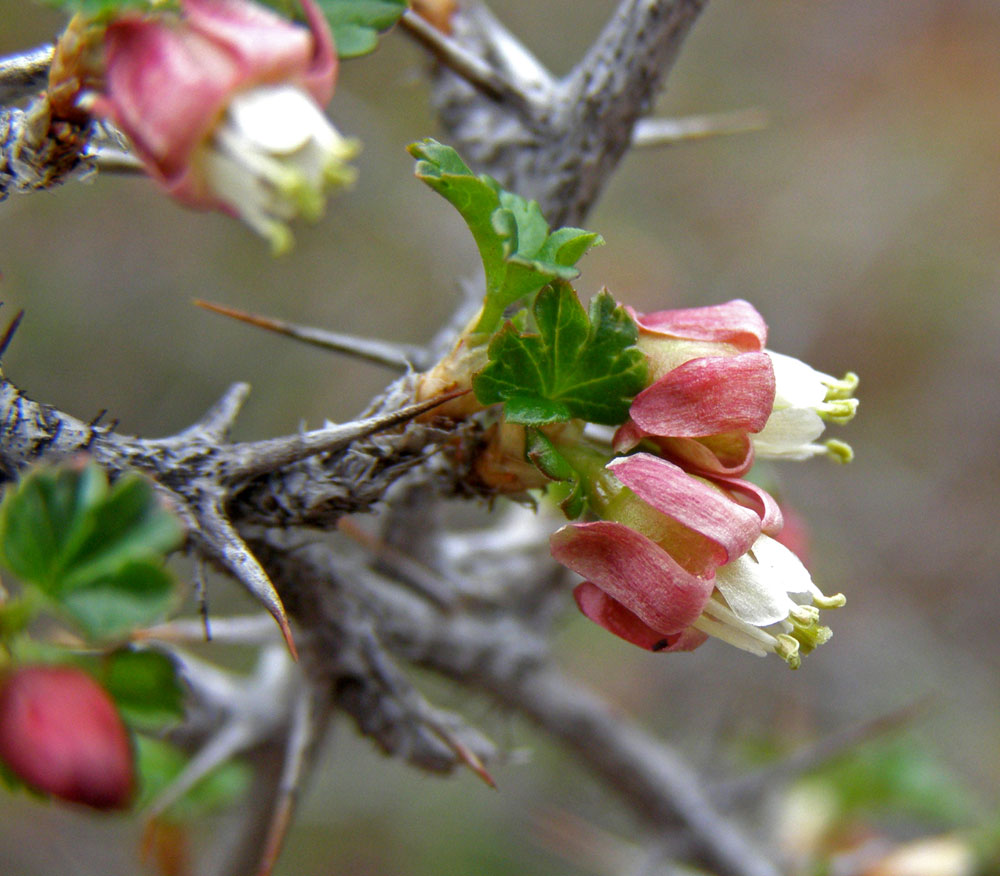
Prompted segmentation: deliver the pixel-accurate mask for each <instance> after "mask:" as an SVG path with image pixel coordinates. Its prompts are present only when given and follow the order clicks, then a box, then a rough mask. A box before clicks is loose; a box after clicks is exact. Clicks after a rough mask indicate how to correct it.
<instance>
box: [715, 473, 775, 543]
mask: <svg viewBox="0 0 1000 876" xmlns="http://www.w3.org/2000/svg"><path fill="white" fill-rule="evenodd" d="M707 477H708V478H709V479H710V480H712V481H713V482H715V483H717V484H718V485H719V486H720V487H723V488H724V489H725V490H727V491H728V492H729V493H731V494H734V496H733V498H734V499H735V500H736V501H738V502H741V503H742V504H743V505H745V506H746V507H747V508H748V509H752V510H753V512H754V514H756V515H757V517H758V518H759V520H760V530H761V532H763V533H764V534H765V535H771V536H776V535H777V534H778V533H779V532H781V528H782V526H784V523H785V521H784V517H783V515H782V513H781V508H780V507H779V506H778V502H777V500H776V499H775V498H774V496H772V495H771V494H770V493H769V492H768V491H767V490H765V489H764V488H763V487H759V486H757V484H755V483H752V482H751V481H744V480H741V479H739V478H730V477H721V476H719V475H708V476H707ZM778 540H779V541H780V540H781V539H780V538H779V539H778Z"/></svg>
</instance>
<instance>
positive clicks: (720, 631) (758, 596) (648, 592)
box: [550, 453, 844, 668]
mask: <svg viewBox="0 0 1000 876" xmlns="http://www.w3.org/2000/svg"><path fill="white" fill-rule="evenodd" d="M607 471H608V474H609V475H610V477H608V478H606V479H605V482H604V483H603V484H601V485H600V487H599V488H598V489H597V490H595V491H594V495H593V497H592V498H590V502H591V505H592V506H596V507H595V508H594V510H595V511H596V513H597V514H598V515H599V516H600V517H601V518H602V519H601V520H598V521H595V522H591V523H571V524H568V525H567V526H564V527H562V528H561V529H560V530H558V531H557V532H556V533H554V534H553V536H552V539H551V543H550V546H551V551H552V555H553V557H555V559H556V560H558V561H559V562H560V563H562V564H563V565H565V566H567V567H568V568H569V569H571V570H572V571H574V572H577V573H578V574H579V575H581V576H582V577H583V578H585V579H586V580H585V581H584V583H583V584H581V585H580V586H579V587H578V588H577V589H576V593H575V596H576V600H577V604H578V605H579V607H580V609H581V610H582V611H583V613H584V614H585V615H586V616H587V617H589V618H590V619H591V620H594V621H595V622H597V623H598V624H600V625H601V626H603V627H605V628H606V629H608V630H609V631H610V632H613V633H615V634H616V635H618V636H620V637H621V638H624V639H626V640H627V641H630V642H632V643H633V644H636V645H639V646H640V647H644V648H648V649H650V650H656V651H661V650H667V651H680V650H691V649H693V648H695V647H697V646H698V645H700V644H701V643H702V642H703V641H704V640H705V638H706V636H715V637H717V638H720V639H722V640H724V641H726V642H728V643H730V644H732V645H735V646H737V647H739V648H743V649H744V650H747V651H750V652H752V653H755V654H759V655H764V654H767V653H776V654H778V655H780V656H781V657H782V658H783V659H784V660H785V661H786V662H787V663H788V664H789V665H790V666H792V667H793V668H796V667H798V665H799V663H800V661H801V657H800V654H801V653H808V652H809V651H811V650H812V649H813V648H815V647H816V646H817V645H819V644H822V643H823V642H825V641H826V640H827V639H828V638H829V636H830V631H829V628H827V627H824V626H820V625H819V609H820V608H833V607H836V606H839V605H842V604H843V602H844V598H843V597H842V596H840V595H837V596H835V597H831V598H827V597H825V596H824V595H823V594H822V593H821V592H820V591H819V589H818V588H817V587H816V586H815V584H813V582H812V579H811V577H810V576H809V573H808V572H807V571H806V569H805V567H804V566H803V565H802V563H801V562H800V561H799V560H798V559H797V558H796V557H795V555H794V554H793V553H792V552H791V551H789V550H788V549H787V548H785V547H783V546H782V545H780V544H779V543H778V542H777V541H775V540H774V539H773V538H772V537H771V535H769V534H768V533H770V534H776V533H777V532H778V531H779V530H780V529H781V523H782V521H781V513H780V511H779V510H778V507H777V504H776V503H775V502H774V499H773V498H772V497H771V496H770V495H769V494H768V493H767V492H766V491H764V490H762V489H761V488H759V487H757V486H755V485H753V484H751V483H749V482H746V481H740V480H737V479H735V478H727V477H719V478H717V479H716V480H715V481H710V480H707V479H702V478H696V477H693V476H692V475H689V474H688V473H687V472H685V471H684V470H683V469H681V468H680V467H679V466H676V465H674V464H673V463H671V462H669V461H667V460H665V459H661V458H659V457H656V456H653V455H652V454H649V453H636V454H633V455H632V456H628V457H624V458H620V459H616V460H613V461H612V462H610V463H609V464H608V465H607Z"/></svg>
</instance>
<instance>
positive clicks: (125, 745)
mask: <svg viewBox="0 0 1000 876" xmlns="http://www.w3.org/2000/svg"><path fill="white" fill-rule="evenodd" d="M0 760H2V761H3V763H4V764H5V765H6V766H7V768H8V769H10V771H11V772H13V773H14V774H15V775H17V776H18V777H19V778H21V779H22V780H23V781H24V782H25V783H26V784H28V785H30V786H31V787H32V788H34V789H36V790H38V791H42V792H43V793H46V794H51V795H53V796H55V797H59V798H61V799H63V800H68V801H70V802H72V803H81V804H83V805H84V806H90V807H92V808H94V809H119V808H122V807H125V806H127V805H128V804H129V802H130V800H131V798H132V792H133V789H134V788H133V786H134V781H133V766H132V764H133V755H132V748H131V745H130V743H129V737H128V733H127V732H126V730H125V726H124V725H123V724H122V721H121V718H120V717H119V716H118V712H117V711H116V710H115V707H114V704H113V703H112V702H111V699H110V697H109V696H108V694H107V693H106V692H105V691H104V689H103V688H102V687H101V686H100V685H98V684H97V682H95V681H94V680H93V679H92V678H91V677H90V676H89V675H87V674H86V673H85V672H82V671H81V670H79V669H76V668H73V667H68V666H26V667H23V668H21V669H17V670H15V671H14V672H12V673H11V674H10V675H9V676H8V677H7V678H6V679H5V680H4V681H3V683H2V685H0Z"/></svg>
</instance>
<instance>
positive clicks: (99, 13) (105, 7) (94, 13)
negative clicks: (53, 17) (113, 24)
mask: <svg viewBox="0 0 1000 876" xmlns="http://www.w3.org/2000/svg"><path fill="white" fill-rule="evenodd" d="M44 2H45V5H46V6H52V7H55V8H56V9H62V10H65V11H66V12H68V13H69V14H70V15H72V14H74V13H77V12H79V13H82V14H83V15H84V16H86V17H87V18H90V19H94V20H97V21H100V20H103V19H106V18H112V17H114V16H115V15H117V14H118V13H119V12H124V11H125V10H126V9H142V10H143V11H148V10H149V9H150V6H151V4H150V2H149V0H44Z"/></svg>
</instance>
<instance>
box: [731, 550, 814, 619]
mask: <svg viewBox="0 0 1000 876" xmlns="http://www.w3.org/2000/svg"><path fill="white" fill-rule="evenodd" d="M715 586H716V587H717V588H718V589H719V592H720V593H721V594H722V595H723V596H724V597H725V600H726V602H727V603H728V604H729V607H730V608H731V609H732V610H733V614H735V615H736V616H737V617H738V618H739V619H740V620H742V621H745V622H746V623H749V624H753V625H754V626H757V627H766V626H769V625H770V624H774V623H778V622H779V621H783V620H785V619H786V618H787V617H788V613H789V612H790V611H791V610H792V609H793V608H795V607H796V605H798V602H796V601H795V600H793V599H792V598H791V596H790V595H789V594H792V593H794V594H797V595H798V594H809V595H810V596H811V595H812V593H813V592H817V593H818V592H819V591H818V590H817V589H816V585H815V584H813V582H812V578H810V577H809V572H808V571H807V570H806V567H805V566H803V565H802V563H801V561H800V560H799V558H798V557H796V556H795V554H793V553H792V552H791V551H790V550H788V548H786V547H784V546H783V545H781V544H779V543H778V542H776V541H775V540H774V539H773V538H770V537H769V536H766V535H762V536H761V537H760V538H758V539H757V541H755V542H754V545H753V547H752V548H751V549H750V551H749V552H748V553H746V554H744V555H743V556H742V557H740V558H739V559H738V560H736V561H735V562H732V563H729V564H727V565H725V566H723V567H722V568H720V569H719V570H718V572H717V573H716V577H715Z"/></svg>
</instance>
